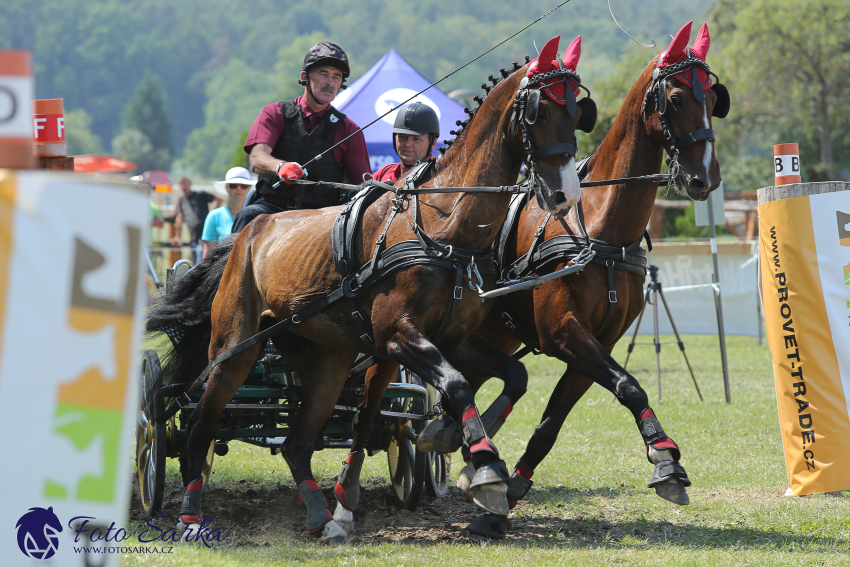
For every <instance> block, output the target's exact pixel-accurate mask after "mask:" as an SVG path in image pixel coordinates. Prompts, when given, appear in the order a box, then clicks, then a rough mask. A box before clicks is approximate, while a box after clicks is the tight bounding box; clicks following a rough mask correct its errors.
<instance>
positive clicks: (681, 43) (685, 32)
mask: <svg viewBox="0 0 850 567" xmlns="http://www.w3.org/2000/svg"><path fill="white" fill-rule="evenodd" d="M693 23H694V22H693V20H692V21H690V22H688V23H687V24H685V25H684V26H682V29H680V30H679V31H678V33H677V34H676V37H674V38H673V41H671V42H670V47H668V48H667V51H665V52H664V53H662V54H661V56H660V57H659V58H658V67H659V68H661V67H666V66H667V65H672V64H673V63H678V62H680V61H682V60H684V59H686V58H687V56H688V53H687V52H688V50H689V49H688V39H690V37H691V24H693ZM710 44H711V38H710V37H709V36H708V25H707V24H703V25H702V27H701V28H700V29H699V32H698V33H697V37H696V39H695V40H694V46H693V47H692V48H690V52H691V55H693V56H694V57H697V58H699V59H702V60H703V61H705V58H706V56H707V55H708V47H709V45H710ZM692 69H694V70H696V72H697V76H698V77H699V81H700V83H702V89H703V90H706V89H709V88H711V78H710V77H709V75H708V73H706V72H705V69H703V68H702V67H697V66H694V67H688V68H685V69H683V70H682V72H681V73H677V74H676V75H675V77H676V78H677V79H679V80H680V81H682V82H683V83H685V84H686V85H688V86H689V87H690V86H693V85H692V84H691V73H692V72H693V71H692Z"/></svg>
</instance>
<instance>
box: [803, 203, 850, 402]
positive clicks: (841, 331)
mask: <svg viewBox="0 0 850 567" xmlns="http://www.w3.org/2000/svg"><path fill="white" fill-rule="evenodd" d="M809 203H810V206H811V209H812V231H813V232H814V237H815V247H816V249H817V266H818V272H819V273H820V284H821V289H822V291H823V301H824V305H825V307H826V316H827V319H828V320H829V329H830V331H831V332H832V344H833V346H834V347H835V356H836V358H837V359H838V368H839V374H840V380H841V383H842V384H843V386H844V388H843V391H844V395H845V402H846V405H847V413H848V414H850V395H848V394H850V192H848V191H840V192H836V193H823V194H820V195H810V196H809Z"/></svg>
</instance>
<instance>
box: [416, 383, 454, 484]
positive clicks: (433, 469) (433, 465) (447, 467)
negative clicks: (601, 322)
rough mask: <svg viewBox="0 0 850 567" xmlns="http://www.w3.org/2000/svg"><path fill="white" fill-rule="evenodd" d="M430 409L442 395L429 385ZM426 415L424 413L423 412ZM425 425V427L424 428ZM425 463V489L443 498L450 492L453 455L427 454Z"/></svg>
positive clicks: (428, 403)
mask: <svg viewBox="0 0 850 567" xmlns="http://www.w3.org/2000/svg"><path fill="white" fill-rule="evenodd" d="M427 388H428V402H427V405H428V409H430V408H433V407H434V406H435V405H436V404H437V403H438V402H439V401H440V393H439V392H438V391H437V389H436V388H434V387H433V386H431V385H430V384H428V385H427ZM423 413H424V412H423ZM424 425H425V424H424V423H423V425H422V426H423V427H424ZM426 457H427V461H426V463H425V489H426V490H428V495H429V496H433V497H435V498H443V497H444V496H445V495H446V494H448V492H449V477H450V475H451V472H452V456H451V454H442V453H434V452H431V453H427V454H426Z"/></svg>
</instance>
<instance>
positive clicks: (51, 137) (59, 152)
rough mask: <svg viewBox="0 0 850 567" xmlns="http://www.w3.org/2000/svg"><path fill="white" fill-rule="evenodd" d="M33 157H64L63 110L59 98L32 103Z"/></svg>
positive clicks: (66, 151)
mask: <svg viewBox="0 0 850 567" xmlns="http://www.w3.org/2000/svg"><path fill="white" fill-rule="evenodd" d="M32 143H33V148H32V151H33V155H35V156H37V157H65V156H66V155H68V150H67V148H66V147H65V108H64V104H63V102H62V99H61V98H48V99H42V100H34V101H32Z"/></svg>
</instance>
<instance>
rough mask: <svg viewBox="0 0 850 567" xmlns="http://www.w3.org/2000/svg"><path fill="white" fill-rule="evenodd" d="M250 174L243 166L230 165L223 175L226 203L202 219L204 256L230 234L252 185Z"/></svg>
mask: <svg viewBox="0 0 850 567" xmlns="http://www.w3.org/2000/svg"><path fill="white" fill-rule="evenodd" d="M254 183H255V181H254V180H253V179H251V174H250V173H248V170H247V169H245V168H244V167H231V168H230V169H229V170H227V175H225V176H224V189H225V190H226V191H227V203H226V204H225V205H224V206H223V207H219V208H217V209H215V210H214V211H211V212H210V214H209V215H207V220H205V221H204V230H203V233H202V234H201V242H203V243H204V258H206V257H207V253H208V252H209V251H210V249H211V248H212V247H213V246H214V245H215V243H216V242H217V241H218V240H221V239H222V238H224V237H225V236H228V235H229V234H230V229H231V228H233V217H234V216H236V213H238V212H239V211H241V210H242V205H243V204H244V203H245V196H246V195H247V194H248V190H249V189H250V188H251V187H252V186H253V185H254Z"/></svg>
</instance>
